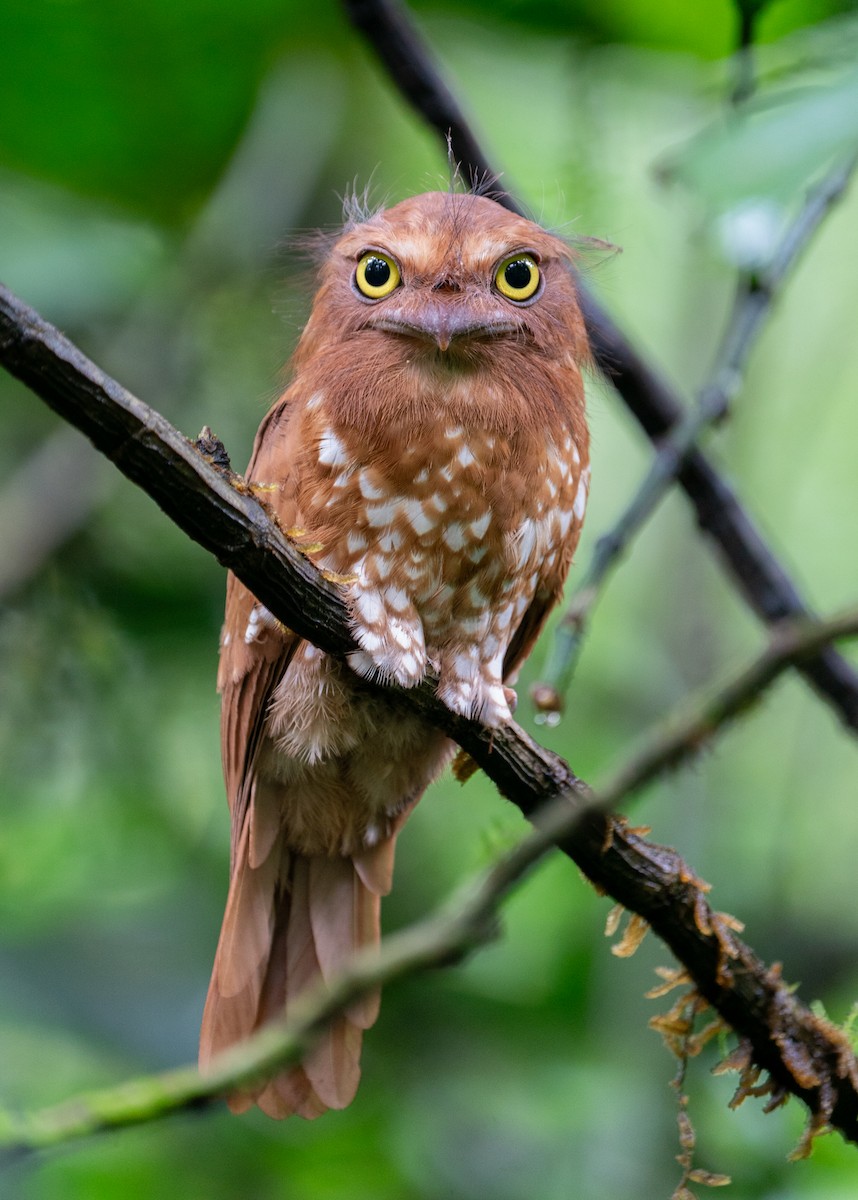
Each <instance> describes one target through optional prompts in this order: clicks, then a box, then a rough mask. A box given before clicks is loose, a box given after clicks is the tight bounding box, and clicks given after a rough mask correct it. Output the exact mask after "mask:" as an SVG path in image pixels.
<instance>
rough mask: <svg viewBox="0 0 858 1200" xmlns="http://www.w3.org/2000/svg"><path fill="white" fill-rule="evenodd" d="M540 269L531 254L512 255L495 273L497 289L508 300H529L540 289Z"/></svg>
mask: <svg viewBox="0 0 858 1200" xmlns="http://www.w3.org/2000/svg"><path fill="white" fill-rule="evenodd" d="M539 278H540V276H539V267H538V266H537V265H536V261H535V260H534V259H533V258H532V257H531V256H530V255H529V254H521V253H519V254H511V255H510V256H509V258H505V259H504V260H503V262H502V263H501V265H500V266H499V267H498V269H497V270H496V271H495V287H496V288H497V290H498V291H499V292H500V294H501V295H502V296H506V298H507V300H517V301H519V302H521V301H522V300H529V299H530V298H531V296H534V295H536V289H537V288H538V287H539Z"/></svg>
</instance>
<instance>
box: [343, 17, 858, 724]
mask: <svg viewBox="0 0 858 1200" xmlns="http://www.w3.org/2000/svg"><path fill="white" fill-rule="evenodd" d="M343 7H344V9H345V12H346V14H347V16H348V18H349V20H350V21H351V22H352V24H353V25H354V26H355V28H357V29H358V30H360V32H361V33H362V34H363V35H364V36H365V37H366V39H367V43H368V45H369V46H370V47H371V48H372V50H373V51H374V52H375V54H376V55H377V56H378V58H379V60H380V62H381V65H382V67H383V68H384V70H385V72H386V73H387V74H388V75H389V76H390V78H391V79H392V80H393V82H394V83H395V84H396V86H397V87H398V88H399V90H400V91H401V93H402V95H403V97H404V98H405V99H406V100H407V101H408V103H409V104H411V105H412V106H413V107H414V108H415V109H416V111H417V112H418V113H419V114H420V115H421V116H422V117H423V118H424V119H425V120H426V121H427V123H428V124H429V125H431V126H432V128H434V129H435V130H436V132H437V133H438V134H439V135H440V136H441V137H442V138H443V139H445V140H446V139H447V138H448V137H449V139H450V140H449V145H450V151H451V153H452V155H453V157H454V158H455V160H456V161H457V162H458V163H459V164H460V166H461V167H462V169H463V170H464V171H465V172H466V173H467V174H468V175H469V176H470V177H471V179H472V180H475V181H477V182H479V181H481V180H483V179H486V178H488V179H498V178H499V176H498V174H497V172H496V171H494V170H493V169H492V168H491V166H490V164H489V162H488V159H487V158H486V156H485V154H484V153H483V151H482V150H481V149H480V147H479V143H478V141H477V139H476V137H475V136H474V133H473V131H472V130H471V128H470V126H469V124H468V122H467V120H466V119H465V116H464V114H463V112H462V110H461V107H460V106H459V104H458V102H457V101H456V99H455V97H454V96H453V95H452V93H451V92H450V90H449V89H448V87H447V85H446V84H445V83H444V81H443V79H442V77H441V74H440V72H439V71H438V69H437V67H436V66H435V64H434V63H433V61H432V56H431V54H430V52H429V50H428V48H427V46H426V44H425V43H424V41H423V40H422V38H421V37H420V34H419V33H418V32H417V29H416V28H415V26H414V25H413V24H412V22H411V21H410V19H409V17H408V15H407V12H406V10H405V8H404V7H403V6H402V5H400V4H398V3H396V0H343ZM492 194H493V195H494V197H495V199H496V200H497V201H498V202H499V203H500V204H503V205H504V206H505V207H506V208H508V209H510V210H511V211H512V212H518V213H523V211H524V210H523V209H522V207H521V206H520V205H519V204H518V202H517V201H516V200H515V198H514V197H513V196H512V195H511V194H510V193H509V192H505V191H501V190H499V189H498V190H496V191H494V192H493V193H492ZM579 288H580V299H581V307H582V310H583V313H584V318H585V321H586V323H587V330H588V332H589V335H590V343H591V346H592V348H593V353H594V355H595V358H596V361H597V362H598V364H599V366H600V367H601V369H602V371H603V372H604V373H605V374H606V376H607V377H608V378H609V379H610V381H611V383H613V385H614V387H615V388H616V390H617V392H618V393H619V395H620V396H621V397H622V399H623V401H624V402H625V404H626V406H627V408H628V409H629V411H630V412H631V413H632V415H633V416H634V417H635V419H636V420H637V421H638V423H639V424H640V426H641V427H642V429H643V430H644V432H645V433H646V434H647V436H648V437H649V438H650V439H651V440H652V441H653V442H656V443H658V442H659V440H660V439H661V438H662V437H663V436H664V435H665V434H666V433H668V432H669V431H670V430H671V429H672V428H673V427H674V426H676V425H678V424H679V423H680V422H681V420H682V419H683V415H684V412H685V405H684V404H683V402H682V400H681V399H680V398H679V397H678V396H677V394H676V393H675V392H674V391H673V389H672V388H671V387H670V386H669V384H668V383H667V382H666V381H665V380H664V379H663V378H662V377H661V376H660V375H658V374H657V373H656V372H655V371H654V370H653V369H652V367H651V366H650V365H649V364H648V363H646V362H645V361H644V359H643V358H642V357H641V355H640V354H638V352H637V350H635V348H634V347H633V346H632V344H631V343H630V342H629V341H628V339H627V338H626V337H625V335H624V334H623V332H622V331H621V330H620V329H619V327H618V326H617V325H616V324H615V322H614V321H613V320H612V319H611V317H610V316H609V315H608V314H607V313H606V312H605V310H604V309H603V308H602V306H601V305H600V304H599V302H598V301H597V300H596V299H595V297H594V296H593V295H592V294H591V293H590V292H589V291H588V289H587V288H586V286H585V285H584V283H583V282H581V281H579ZM677 479H678V482H679V484H680V486H681V487H682V489H683V490H684V492H685V493H686V495H687V497H688V499H689V501H690V502H691V504H692V505H693V507H694V509H695V511H696V514H697V521H698V524H699V525H700V528H701V529H702V530H703V531H704V533H706V534H707V535H708V536H709V537H710V538H712V540H713V541H714V543H715V545H716V547H717V548H718V550H719V552H720V555H721V561H722V563H723V565H724V567H725V568H726V570H727V571H728V572H729V574H730V576H731V578H732V579H733V582H734V584H735V585H736V587H737V588H738V589H739V591H740V592H741V594H742V595H743V597H744V598H745V600H746V602H747V603H748V604H749V605H750V607H751V608H752V609H753V610H754V612H755V613H756V614H757V615H758V616H759V617H760V618H761V619H762V620H763V621H765V622H766V623H767V624H773V623H775V622H777V621H782V620H784V619H786V618H789V617H794V618H798V619H802V618H809V617H810V616H811V615H812V613H811V610H810V609H809V607H808V606H807V605H806V604H805V602H804V600H803V599H802V597H801V595H800V593H799V591H798V589H797V588H796V586H795V585H794V583H793V582H792V580H791V579H790V577H789V575H788V573H787V572H786V570H785V569H784V568H783V566H782V565H781V564H780V563H779V562H778V560H777V558H776V557H775V555H774V554H773V553H772V550H771V549H770V547H769V546H768V545H767V544H766V542H765V540H764V538H763V537H762V535H761V534H760V532H759V530H758V529H757V528H756V526H755V525H754V523H753V521H752V520H751V517H750V515H749V514H748V513H747V512H746V511H745V509H744V508H743V507H742V505H741V503H740V502H739V499H738V497H737V495H736V493H735V491H734V490H733V488H732V486H731V485H730V484H729V483H728V482H727V480H726V479H725V478H724V477H723V476H722V475H721V474H720V473H719V472H718V471H717V470H716V469H715V467H714V466H713V465H712V463H711V462H710V461H709V459H708V458H707V457H706V455H705V454H704V453H703V451H702V450H700V449H694V450H692V451H691V452H690V453H689V454H688V456H687V458H686V460H685V462H684V464H683V466H682V469H681V470H680V471H679V473H678V475H677ZM798 670H800V671H801V673H802V674H803V675H804V676H805V678H806V679H807V680H808V682H809V683H810V685H811V686H812V687H813V688H814V690H815V691H816V692H817V694H818V695H819V696H820V697H821V698H822V699H824V700H825V701H826V702H827V703H828V704H830V705H831V706H832V708H833V709H834V710H835V712H836V713H837V714H838V716H839V717H840V720H841V721H842V722H843V724H844V725H846V726H847V727H848V728H849V729H851V730H853V731H858V672H856V671H855V670H854V669H853V668H852V667H851V666H850V664H849V663H848V662H847V661H846V660H845V659H844V658H843V657H842V656H841V655H839V654H838V653H837V651H836V650H834V649H833V648H832V647H827V648H826V649H825V650H823V651H821V652H820V653H819V654H818V655H817V656H815V657H814V658H811V659H808V660H806V661H805V662H803V663H802V664H801V666H800V667H799V668H798Z"/></svg>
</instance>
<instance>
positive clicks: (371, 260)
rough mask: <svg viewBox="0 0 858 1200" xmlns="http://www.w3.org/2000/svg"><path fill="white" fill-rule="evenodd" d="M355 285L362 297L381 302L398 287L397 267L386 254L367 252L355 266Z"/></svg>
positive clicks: (375, 251)
mask: <svg viewBox="0 0 858 1200" xmlns="http://www.w3.org/2000/svg"><path fill="white" fill-rule="evenodd" d="M355 283H356V284H357V289H358V291H359V292H360V293H361V294H362V295H364V296H368V297H369V299H370V300H381V299H382V298H383V297H384V296H389V295H390V293H391V292H393V291H395V290H396V288H398V287H399V284H400V275H399V267H397V265H396V263H395V262H394V261H393V259H392V258H388V256H387V255H386V254H381V253H380V252H379V251H378V250H369V251H368V252H367V253H366V254H364V255H362V256H361V259H360V262H359V263H358V265H357V271H356V272H355Z"/></svg>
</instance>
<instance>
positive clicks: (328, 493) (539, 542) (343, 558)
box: [299, 420, 587, 643]
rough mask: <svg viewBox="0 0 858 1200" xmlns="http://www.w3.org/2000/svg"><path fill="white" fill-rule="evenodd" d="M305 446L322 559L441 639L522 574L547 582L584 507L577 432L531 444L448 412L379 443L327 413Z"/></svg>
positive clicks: (308, 493) (308, 503) (310, 510)
mask: <svg viewBox="0 0 858 1200" xmlns="http://www.w3.org/2000/svg"><path fill="white" fill-rule="evenodd" d="M305 444H308V445H309V447H310V448H311V450H310V455H309V458H308V461H307V464H306V469H305V473H304V474H305V479H304V484H303V487H302V495H301V497H300V498H299V500H300V507H301V509H302V512H303V513H304V521H305V524H306V525H307V527H308V529H309V530H310V531H311V533H312V536H313V538H314V540H317V541H318V542H320V543H321V544H322V546H323V551H322V558H321V559H320V560H318V561H320V565H324V566H325V567H327V568H329V569H331V570H334V571H336V572H337V573H339V574H342V575H345V576H352V577H354V578H355V581H356V582H357V583H358V585H359V588H360V590H361V592H362V593H363V594H364V595H372V594H373V593H384V594H385V595H386V597H387V604H388V606H389V607H391V608H392V609H393V610H394V611H395V610H396V608H397V604H398V605H400V606H401V609H402V610H403V611H404V610H405V609H406V608H407V607H408V606H409V605H413V606H414V607H415V608H416V609H417V610H418V612H419V614H420V616H421V618H422V620H423V623H424V627H425V630H426V634H427V640H428V641H431V642H433V643H438V642H439V641H443V640H444V637H445V632H446V630H447V629H448V628H449V627H451V626H452V625H455V624H456V623H458V622H461V621H463V620H465V621H466V620H468V619H471V618H473V616H474V615H475V614H476V613H478V612H479V611H481V610H482V609H483V608H485V607H486V606H492V607H496V606H498V605H503V603H504V602H505V597H506V596H507V594H508V592H509V591H510V588H511V586H512V583H513V581H516V580H518V579H521V578H522V577H523V576H526V577H531V576H532V577H533V585H534V586H535V584H536V577H537V576H538V574H539V572H540V570H541V568H542V567H543V566H545V565H546V564H547V567H548V569H549V570H550V569H551V567H552V566H553V564H554V559H555V558H556V557H557V555H558V553H559V548H560V547H561V546H562V544H563V542H564V540H565V539H566V537H567V536H568V535H569V534H570V531H571V530H572V527H573V525H577V524H579V523H580V516H582V515H583V504H584V501H585V499H586V483H587V477H586V475H585V474H584V470H583V468H584V464H583V463H582V460H581V455H580V453H579V451H578V448H577V447H576V445H575V443H574V441H573V439H572V437H571V435H570V434H568V433H566V434H563V435H562V436H561V437H560V438H559V439H558V438H556V437H549V436H548V435H547V434H546V436H545V438H544V439H543V440H542V441H541V443H540V442H539V441H538V440H535V441H534V444H533V445H532V446H531V447H528V446H523V445H522V443H521V439H516V437H515V436H514V435H512V436H510V435H508V434H504V433H500V432H498V431H492V430H486V429H482V428H466V426H465V425H464V424H461V423H455V422H447V423H443V422H442V423H441V424H439V425H437V426H433V427H432V428H431V429H430V430H428V431H427V430H423V431H403V433H402V434H401V436H399V437H387V438H385V439H381V440H376V441H375V442H374V443H373V442H371V441H369V440H368V439H367V438H365V437H359V436H357V435H355V434H354V433H352V432H351V431H349V430H348V429H337V428H335V427H334V426H333V425H331V424H329V423H327V422H326V421H324V420H319V421H318V423H317V426H316V429H315V431H314V432H313V433H312V435H311V436H310V437H309V438H307V439H306V441H305ZM369 602H370V601H366V603H369Z"/></svg>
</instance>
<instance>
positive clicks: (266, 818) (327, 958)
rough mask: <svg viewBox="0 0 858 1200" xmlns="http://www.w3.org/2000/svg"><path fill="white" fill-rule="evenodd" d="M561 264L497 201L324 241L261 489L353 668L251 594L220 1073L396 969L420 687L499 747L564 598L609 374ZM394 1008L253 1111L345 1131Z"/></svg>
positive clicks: (243, 615)
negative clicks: (589, 381)
mask: <svg viewBox="0 0 858 1200" xmlns="http://www.w3.org/2000/svg"><path fill="white" fill-rule="evenodd" d="M574 263H575V255H574V251H573V250H572V248H571V247H570V246H569V244H568V243H567V241H566V240H565V239H563V238H561V237H560V236H558V235H556V234H554V233H551V232H549V231H548V230H546V229H544V228H542V227H541V226H539V225H538V224H536V223H535V222H533V221H530V220H529V219H527V218H525V217H523V216H519V215H517V214H515V213H513V212H510V211H509V210H507V209H506V208H505V207H503V206H502V205H501V204H500V203H499V202H498V201H497V200H495V199H493V198H492V197H491V196H490V195H488V194H485V193H483V194H479V193H478V192H476V191H474V192H456V191H453V190H451V191H447V192H443V191H437V192H428V193H425V194H422V195H416V196H411V197H409V198H407V199H405V200H402V201H400V202H399V203H397V204H395V205H393V206H392V207H390V208H387V209H381V210H378V211H375V212H368V211H365V210H364V209H362V208H361V207H360V206H359V205H358V204H357V202H354V203H353V204H352V205H351V208H350V210H349V211H348V212H347V219H346V223H345V226H344V228H343V229H342V231H341V232H340V233H339V235H338V236H336V238H335V240H332V241H330V242H329V244H328V248H327V251H326V254H325V257H324V261H323V262H322V264H321V267H320V271H319V281H318V290H317V292H316V295H315V298H314V300H313V303H312V307H311V311H310V316H309V319H308V321H307V324H306V326H305V327H304V330H303V333H302V335H301V337H300V339H299V341H298V344H297V347H296V350H295V353H294V355H293V359H292V362H291V371H290V378H291V382H290V383H289V385H288V387H287V388H286V391H285V392H284V394H283V395H282V396H281V398H280V399H278V400H277V401H276V403H275V404H274V405H273V407H272V408H271V409H270V411H269V412H268V414H267V415H266V416H265V417H264V419H263V420H262V423H261V425H260V427H259V430H258V433H257V435H256V440H255V443H254V449H253V454H252V458H251V461H250V464H249V467H248V470H247V473H246V476H245V478H246V480H247V481H248V483H249V485H250V486H253V487H255V488H257V489H258V492H257V494H259V495H261V496H263V497H264V503H265V504H266V505H267V507H268V508H269V510H270V511H271V512H272V513H273V515H274V516H275V517H276V519H277V520H278V522H279V524H280V526H281V528H282V529H284V530H285V531H286V532H287V533H288V534H289V536H291V537H292V538H293V539H294V540H295V541H296V544H297V545H299V546H300V547H303V548H304V549H305V552H306V553H307V555H308V556H309V557H310V558H311V559H312V561H314V562H315V563H316V565H317V566H318V567H320V568H321V569H322V570H323V571H325V572H327V573H328V574H329V577H330V578H336V579H338V580H339V581H340V582H341V585H342V587H343V589H344V592H345V597H346V600H347V604H348V611H349V621H350V628H351V633H352V635H353V639H354V644H355V649H354V650H353V651H352V652H351V653H350V654H348V656H347V657H346V658H345V659H339V658H337V657H334V656H332V655H329V654H327V653H324V652H322V651H321V650H319V649H318V648H317V647H315V646H314V645H313V644H312V643H310V642H308V641H305V640H302V639H301V638H299V637H297V636H296V635H295V634H294V633H292V632H291V631H290V630H288V629H287V628H285V627H284V626H283V625H282V624H281V623H280V622H279V621H277V620H276V619H275V618H274V616H273V615H272V614H271V613H270V612H269V611H268V610H267V609H266V608H265V607H264V605H262V604H260V603H259V601H258V600H257V599H256V598H255V597H254V596H253V594H252V593H251V592H250V591H249V590H248V589H247V588H246V587H245V585H244V584H243V583H241V582H240V581H239V580H238V579H237V578H236V577H235V576H234V575H230V576H229V578H228V582H227V597H226V614H225V619H224V625H223V631H222V634H221V645H220V666H219V673H218V686H219V690H220V692H221V696H222V717H221V733H222V752H223V768H224V776H225V781H226V790H227V797H228V800H229V806H230V811H231V865H230V885H229V893H228V898H227V903H226V912H225V915H224V919H223V926H222V929H221V933H220V939H219V942H218V946H217V952H216V956H215V963H214V968H213V972H212V978H211V983H210V986H209V991H208V995H207V998H206V1004H205V1010H204V1015H203V1022H202V1031H201V1037H200V1067H201V1070H203V1071H205V1070H206V1069H207V1068H208V1067H209V1065H210V1064H211V1062H212V1061H213V1059H215V1057H216V1056H217V1055H218V1054H219V1053H220V1052H221V1051H223V1050H225V1049H226V1048H228V1047H230V1046H232V1045H234V1044H235V1043H237V1042H240V1041H242V1040H244V1039H245V1038H247V1037H249V1036H250V1035H251V1034H252V1033H253V1032H254V1030H256V1029H258V1028H260V1027H261V1026H263V1025H265V1024H267V1023H269V1022H270V1021H273V1020H276V1019H279V1018H282V1017H283V1016H284V1014H285V1015H288V1014H289V1012H290V1009H291V1007H292V1006H293V1005H294V1003H295V1001H296V1000H297V999H298V998H299V997H301V996H303V995H304V994H305V993H306V992H307V990H308V989H310V988H312V987H320V986H324V982H325V981H330V980H332V979H333V978H334V977H335V976H336V975H337V973H338V972H339V971H340V970H341V969H342V967H343V965H344V964H345V963H346V962H347V961H348V959H349V957H350V956H351V955H353V954H354V953H355V952H356V951H357V950H359V949H361V948H368V947H373V946H377V944H378V942H379V937H380V902H381V898H382V897H383V896H384V895H386V894H387V893H388V892H389V890H390V887H391V882H392V872H393V859H394V848H395V844H396V839H397V836H398V834H399V833H400V831H401V829H402V827H403V824H404V823H405V821H406V819H407V817H408V815H409V813H410V812H411V811H412V809H413V808H414V805H415V804H416V803H417V801H418V800H419V799H420V797H421V796H422V794H423V792H424V791H425V790H426V788H427V786H428V785H429V783H430V782H431V781H432V780H433V779H435V778H436V777H437V776H438V775H439V774H440V773H441V771H442V770H443V769H444V767H445V765H446V764H447V763H448V762H449V761H450V760H451V758H452V756H453V754H454V752H455V747H454V745H453V743H452V742H451V741H450V740H448V738H447V737H446V736H445V735H444V734H443V733H441V732H440V731H439V730H438V729H436V728H434V727H433V726H432V725H430V724H429V723H428V722H426V721H425V719H424V718H422V717H420V716H418V715H417V714H416V712H414V711H412V710H411V708H410V707H409V706H408V705H407V704H405V703H404V702H403V700H402V697H401V692H400V693H397V692H395V691H393V690H388V691H385V690H384V689H383V688H379V687H378V686H375V685H378V684H390V683H396V684H398V685H399V686H400V688H412V687H415V686H417V685H419V684H420V683H421V682H422V681H423V679H424V678H425V677H426V676H427V674H430V673H431V674H432V676H433V678H437V681H438V682H437V695H438V697H439V698H440V699H441V700H442V701H443V703H444V704H445V705H447V706H448V708H450V709H451V710H453V711H454V712H455V713H458V714H461V715H462V716H464V717H468V718H471V719H473V720H476V721H479V722H481V723H482V724H483V725H485V726H487V727H489V728H492V729H498V728H500V727H502V726H503V725H505V724H507V723H509V722H510V720H511V719H512V714H511V705H512V704H513V703H514V699H515V693H514V690H513V687H514V684H515V681H516V677H517V674H518V671H519V668H520V667H521V665H522V663H523V661H524V660H525V658H526V657H527V655H528V654H529V653H530V651H531V649H532V647H533V645H534V642H535V640H536V637H537V635H538V633H539V631H540V629H541V628H542V626H543V624H544V622H545V620H546V617H547V615H548V613H549V611H550V610H551V608H552V606H553V605H554V604H555V603H556V602H557V600H558V598H559V597H560V595H561V593H562V589H563V584H564V580H565V578H566V574H567V571H568V569H569V566H570V563H571V560H572V556H573V553H574V550H575V547H576V544H577V542H578V538H579V534H580V530H581V524H582V521H583V518H584V510H585V507H586V502H587V494H588V489H589V481H590V466H589V453H588V430H587V421H586V414H585V403H584V383H583V374H582V372H583V371H584V370H585V368H586V367H587V366H588V365H589V363H590V352H589V347H588V341H587V334H586V330H585V326H584V320H583V318H582V314H581V309H580V307H579V303H578V292H577V285H576V272H575V265H574ZM378 1010H379V996H378V993H377V992H376V993H373V994H371V995H368V996H365V997H364V998H362V999H360V1000H357V1001H355V1002H354V1003H352V1004H351V1005H350V1006H349V1007H348V1008H346V1009H345V1011H344V1012H342V1013H341V1014H340V1015H339V1016H338V1017H337V1018H336V1019H335V1020H334V1022H333V1023H332V1024H331V1025H330V1026H329V1027H328V1028H327V1029H326V1030H325V1032H324V1033H322V1034H321V1036H320V1038H319V1040H318V1042H317V1043H316V1044H315V1045H314V1046H313V1047H312V1048H311V1049H310V1051H309V1052H308V1053H307V1054H306V1055H305V1056H304V1058H303V1060H302V1061H301V1062H300V1063H298V1064H296V1065H294V1066H290V1067H287V1068H285V1069H283V1070H280V1071H278V1072H276V1073H275V1074H274V1075H273V1076H272V1077H269V1078H266V1079H263V1080H261V1081H260V1082H258V1083H256V1084H254V1085H252V1086H247V1087H244V1088H242V1089H239V1090H236V1091H234V1092H233V1093H232V1094H231V1095H230V1096H229V1097H228V1100H229V1104H230V1107H231V1108H232V1109H233V1110H234V1111H237V1112H241V1111H244V1110H245V1109H247V1108H249V1107H251V1106H252V1105H253V1104H254V1103H255V1104H256V1105H258V1106H259V1108H260V1109H262V1110H263V1112H265V1113H267V1114H268V1115H269V1116H271V1117H274V1118H284V1117H288V1116H291V1115H294V1114H297V1115H299V1116H301V1117H304V1118H307V1119H312V1118H314V1117H317V1116H319V1115H321V1114H322V1113H323V1112H325V1111H326V1110H328V1109H341V1108H344V1107H346V1106H347V1105H348V1104H349V1103H350V1102H351V1101H352V1099H353V1098H354V1095H355V1092H356V1090H357V1086H358V1082H359V1079H360V1051H361V1041H362V1036H363V1032H364V1030H366V1029H368V1028H369V1027H370V1026H371V1025H372V1024H373V1023H374V1021H375V1019H376V1017H377V1014H378Z"/></svg>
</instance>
